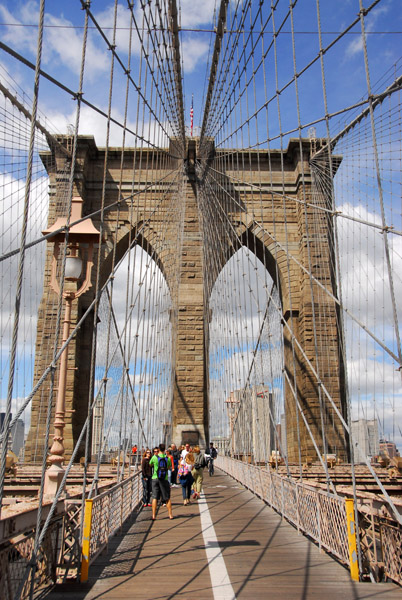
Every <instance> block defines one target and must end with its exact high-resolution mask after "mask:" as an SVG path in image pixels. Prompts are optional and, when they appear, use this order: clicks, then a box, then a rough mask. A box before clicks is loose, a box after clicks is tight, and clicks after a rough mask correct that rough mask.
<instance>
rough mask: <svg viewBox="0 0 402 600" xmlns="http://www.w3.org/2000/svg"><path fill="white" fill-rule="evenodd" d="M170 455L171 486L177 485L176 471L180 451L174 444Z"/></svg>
mask: <svg viewBox="0 0 402 600" xmlns="http://www.w3.org/2000/svg"><path fill="white" fill-rule="evenodd" d="M171 448H172V456H173V466H174V471H172V487H177V471H178V470H179V460H180V452H179V451H178V449H177V446H176V444H172V446H171Z"/></svg>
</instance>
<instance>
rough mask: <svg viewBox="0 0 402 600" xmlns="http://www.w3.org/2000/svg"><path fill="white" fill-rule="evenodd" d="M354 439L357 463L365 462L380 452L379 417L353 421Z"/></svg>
mask: <svg viewBox="0 0 402 600" xmlns="http://www.w3.org/2000/svg"><path fill="white" fill-rule="evenodd" d="M352 439H353V449H354V457H353V458H354V461H355V463H362V462H365V459H366V457H368V458H372V457H373V456H376V455H377V454H378V453H379V450H380V446H379V438H378V421H377V419H358V420H357V421H352Z"/></svg>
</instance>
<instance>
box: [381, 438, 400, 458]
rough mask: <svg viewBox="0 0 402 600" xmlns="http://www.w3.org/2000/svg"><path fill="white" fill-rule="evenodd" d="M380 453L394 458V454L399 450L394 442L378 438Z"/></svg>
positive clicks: (397, 454) (397, 453) (396, 454)
mask: <svg viewBox="0 0 402 600" xmlns="http://www.w3.org/2000/svg"><path fill="white" fill-rule="evenodd" d="M380 454H385V455H387V456H389V457H390V458H394V457H395V456H399V451H398V449H397V447H396V445H395V444H394V442H389V441H388V440H380Z"/></svg>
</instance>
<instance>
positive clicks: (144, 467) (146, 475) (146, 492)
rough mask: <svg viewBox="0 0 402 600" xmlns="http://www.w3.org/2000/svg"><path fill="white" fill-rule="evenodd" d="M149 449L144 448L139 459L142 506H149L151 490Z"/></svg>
mask: <svg viewBox="0 0 402 600" xmlns="http://www.w3.org/2000/svg"><path fill="white" fill-rule="evenodd" d="M151 454H152V452H151V450H146V451H145V452H144V456H143V457H142V461H141V474H142V489H143V493H142V506H143V507H144V508H145V506H151V491H152V483H151V481H152V467H151V465H150V464H149V461H150V459H151Z"/></svg>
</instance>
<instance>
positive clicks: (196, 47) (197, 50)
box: [180, 36, 209, 73]
mask: <svg viewBox="0 0 402 600" xmlns="http://www.w3.org/2000/svg"><path fill="white" fill-rule="evenodd" d="M208 48H209V43H208V42H206V41H205V40H202V39H201V40H200V39H199V38H196V37H193V36H191V37H185V38H184V39H183V42H182V44H181V48H180V52H181V56H182V59H183V68H184V72H185V73H191V72H192V71H194V69H195V68H196V66H197V65H198V63H199V62H200V61H202V60H204V59H205V58H206V56H207V54H208Z"/></svg>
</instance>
